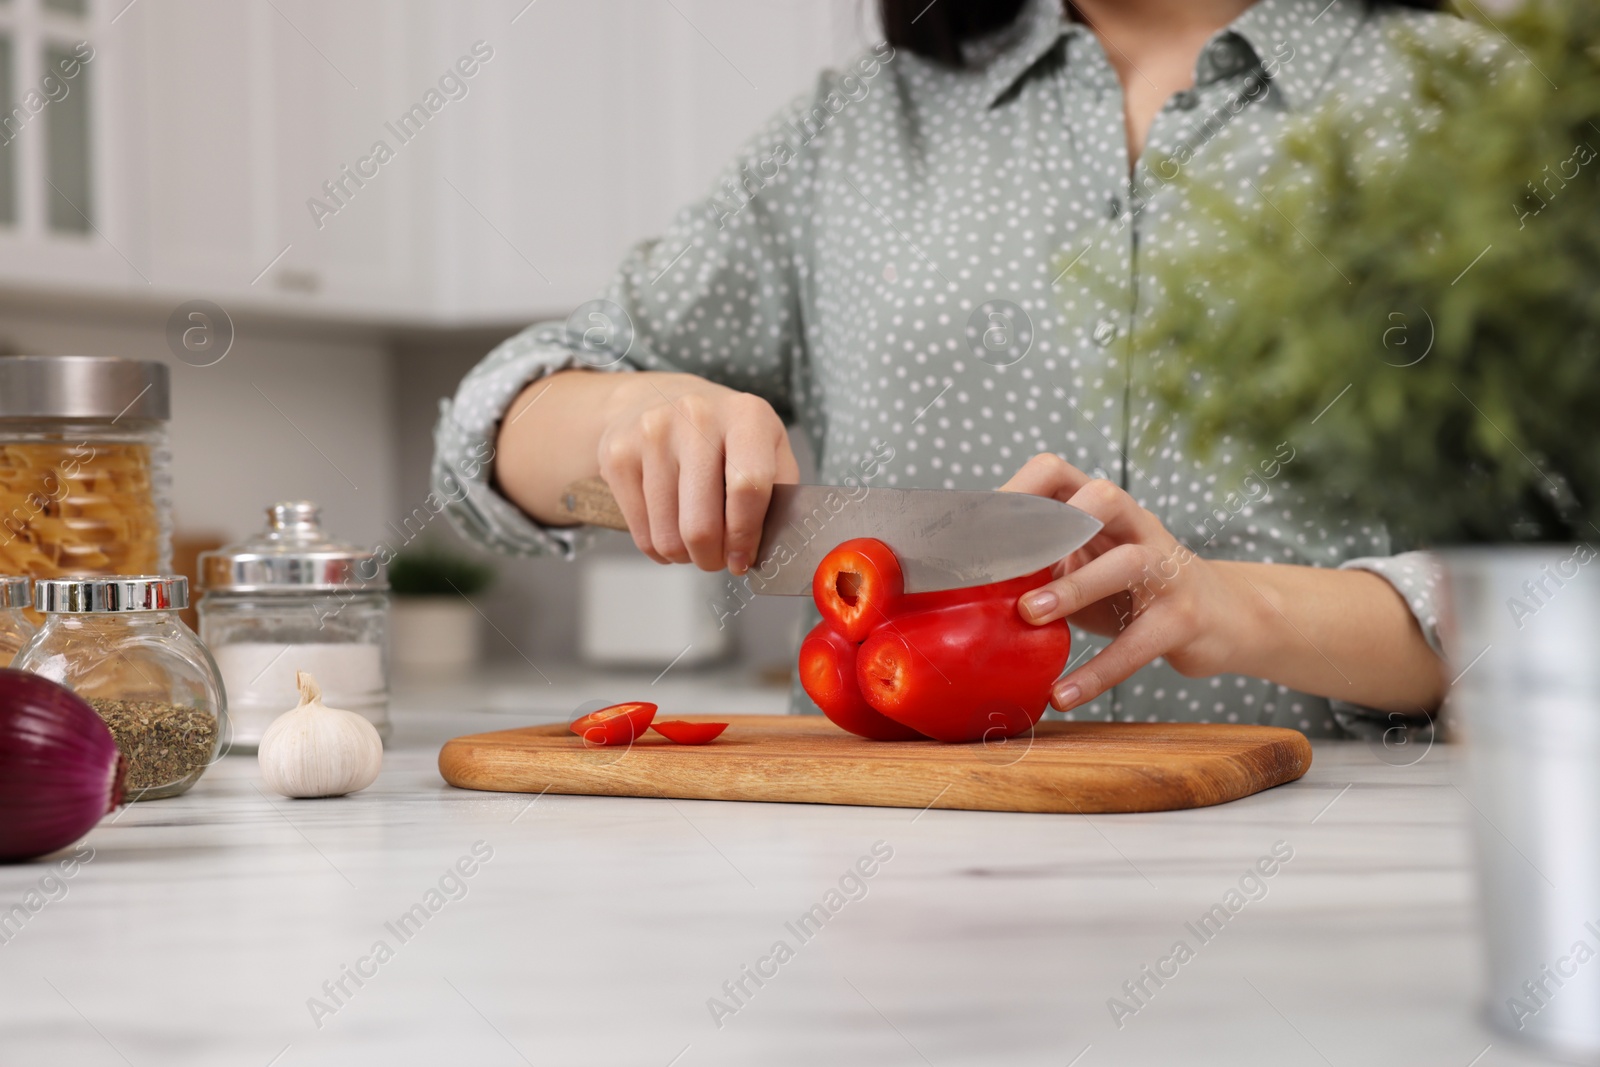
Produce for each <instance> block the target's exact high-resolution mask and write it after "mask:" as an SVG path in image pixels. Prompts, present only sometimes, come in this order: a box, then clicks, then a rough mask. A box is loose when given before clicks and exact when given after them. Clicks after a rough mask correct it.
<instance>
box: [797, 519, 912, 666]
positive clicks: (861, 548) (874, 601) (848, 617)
mask: <svg viewBox="0 0 1600 1067" xmlns="http://www.w3.org/2000/svg"><path fill="white" fill-rule="evenodd" d="M904 591H905V578H904V577H903V576H902V574H901V572H900V561H899V560H898V559H896V558H895V554H894V552H892V551H891V550H890V549H889V546H888V545H886V544H884V543H883V542H882V541H876V540H873V539H872V538H870V537H857V538H855V539H854V540H850V541H846V542H844V543H843V544H841V545H840V546H839V547H838V548H835V549H834V550H833V551H832V552H829V553H828V554H827V556H825V557H824V558H823V560H822V563H821V564H820V565H819V566H818V567H817V572H816V574H815V575H813V576H812V578H811V598H812V599H813V600H815V601H816V604H817V610H818V611H820V612H821V613H822V617H823V618H824V619H825V620H827V621H828V622H829V623H831V624H832V626H833V628H834V629H836V630H838V631H839V632H840V633H841V634H843V635H844V636H845V637H846V638H848V639H849V640H850V641H853V642H854V643H856V644H860V643H861V642H862V641H865V640H866V639H867V634H869V633H871V632H872V628H873V627H875V626H877V625H878V624H879V623H880V622H882V621H883V620H884V619H886V618H888V617H889V616H890V614H891V613H892V612H894V611H895V605H896V602H897V601H898V600H899V599H900V596H901V594H902V593H903V592H904Z"/></svg>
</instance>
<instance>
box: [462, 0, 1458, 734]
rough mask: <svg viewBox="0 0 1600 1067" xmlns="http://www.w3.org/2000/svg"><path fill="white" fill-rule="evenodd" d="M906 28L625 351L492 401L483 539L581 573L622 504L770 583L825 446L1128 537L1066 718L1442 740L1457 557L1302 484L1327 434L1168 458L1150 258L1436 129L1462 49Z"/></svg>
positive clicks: (1141, 10)
mask: <svg viewBox="0 0 1600 1067" xmlns="http://www.w3.org/2000/svg"><path fill="white" fill-rule="evenodd" d="M882 14H883V20H884V25H885V28H886V31H887V37H888V42H887V43H885V44H883V45H880V46H878V47H877V48H876V49H874V50H873V51H872V52H871V53H869V54H867V55H865V56H864V57H863V58H862V59H861V60H860V61H859V62H857V63H856V64H854V65H853V66H851V67H850V68H847V69H846V70H845V71H843V72H840V73H832V72H830V73H826V74H824V75H823V76H822V78H821V79H820V81H819V83H818V85H817V88H816V91H815V92H814V93H812V94H809V95H808V96H807V97H805V98H803V99H801V100H800V101H798V102H796V103H795V104H794V105H792V106H791V107H790V108H789V109H788V110H786V111H785V112H784V113H782V114H780V115H779V116H778V117H777V118H775V119H774V120H773V121H772V123H771V124H770V125H769V126H768V127H767V128H766V129H764V130H763V131H761V132H760V133H758V134H757V135H756V137H755V138H754V139H753V140H751V141H750V142H749V143H748V145H747V147H746V149H745V150H744V151H743V152H741V154H740V156H739V158H738V159H736V160H735V161H734V163H733V164H732V165H731V166H730V167H729V168H728V170H727V171H726V172H725V174H724V177H723V179H722V180H721V181H720V182H719V183H718V185H717V187H716V188H715V189H714V190H713V192H712V194H711V196H710V197H709V198H708V199H707V200H706V201H704V202H702V203H698V204H693V205H690V206H688V207H686V208H685V209H684V210H683V211H682V212H681V213H680V214H679V215H678V216H677V218H676V220H675V222H674V224H673V226H672V227H671V229H670V231H669V232H668V234H667V235H666V236H665V237H664V238H662V239H661V240H659V241H655V242H648V243H645V244H643V245H641V246H639V248H637V249H636V250H635V251H634V252H633V253H632V255H630V257H629V258H628V259H627V261H626V262H625V263H624V264H623V266H622V269H621V271H620V272H619V274H618V276H617V278H616V279H615V281H614V282H613V284H612V286H611V289H610V291H609V293H608V294H607V299H608V300H609V301H610V302H611V304H608V305H605V306H603V307H599V308H598V309H597V310H594V314H595V315H597V316H598V317H594V318H592V320H591V319H588V318H586V319H585V321H584V323H583V324H582V325H588V323H589V322H590V321H592V322H594V323H597V324H599V325H600V327H601V332H600V334H599V335H591V336H590V339H589V341H588V342H587V345H588V347H587V348H586V347H585V345H584V343H580V342H579V340H578V333H577V331H576V330H574V328H572V327H571V326H568V327H563V326H562V325H561V324H546V325H543V326H535V327H532V328H530V329H529V330H527V331H525V332H524V333H522V334H519V335H518V336H517V337H514V338H512V339H511V340H509V341H507V342H505V343H504V344H502V345H501V346H500V347H499V348H497V349H496V350H495V351H494V352H493V353H491V354H490V355H489V356H488V357H487V358H486V359H485V360H484V361H483V363H482V364H480V365H479V366H478V367H477V368H476V369H475V370H474V371H473V372H472V373H471V374H470V375H468V377H467V378H466V380H465V381H464V382H463V383H462V385H461V388H460V391H459V393H458V394H457V397H456V399H455V401H454V404H453V405H452V404H449V403H446V405H445V406H444V413H443V417H442V419H441V421H440V425H439V429H438V432H437V446H438V455H437V458H436V462H435V477H436V480H437V481H440V482H445V481H446V480H447V479H449V478H451V477H454V476H457V475H459V474H460V473H461V472H463V471H467V472H469V473H473V474H474V475H475V476H474V477H472V478H468V479H467V482H466V489H467V491H466V493H465V495H464V498H463V499H462V501H461V503H460V504H459V505H457V506H456V509H455V511H454V512H453V516H454V518H455V519H456V521H457V524H458V525H459V526H460V527H461V528H463V529H464V530H466V531H468V532H469V534H471V535H472V536H474V537H476V538H477V539H479V540H481V541H482V542H484V543H486V544H489V545H492V546H494V547H497V548H500V549H503V550H506V551H513V552H522V553H544V552H561V553H565V554H571V553H572V552H573V551H575V549H576V548H577V547H578V546H579V544H580V542H581V537H582V532H581V531H580V530H578V529H574V528H570V527H563V526H562V525H561V522H562V517H561V515H562V513H561V509H560V506H559V495H560V492H561V489H562V487H563V486H565V485H567V484H568V483H570V482H571V481H573V480H575V479H578V478H584V477H590V476H593V475H595V474H600V475H602V476H604V478H605V479H606V481H607V482H608V483H609V485H610V487H611V489H612V491H613V493H614V494H615V495H616V498H617V501H618V503H619V504H620V505H621V508H622V511H623V513H624V514H625V515H626V517H627V519H628V524H629V528H630V530H631V532H632V535H633V539H634V541H635V543H636V544H637V545H638V547H639V550H640V551H642V552H644V553H645V554H646V555H648V556H649V557H650V558H652V559H654V560H656V561H658V562H663V563H688V562H692V563H694V564H695V565H696V566H699V567H701V568H703V569H706V570H718V569H721V568H723V567H727V568H728V569H729V570H730V571H732V572H733V573H734V574H736V575H738V574H742V573H743V572H744V571H745V570H746V569H747V568H748V567H749V566H750V562H751V557H752V554H753V553H754V551H755V549H756V546H757V541H758V539H759V534H760V529H761V516H762V514H763V513H764V510H765V505H766V502H767V499H768V496H769V493H770V489H771V486H772V484H773V483H774V482H784V481H793V480H796V478H797V477H798V470H797V466H796V462H795V457H794V455H793V454H792V453H791V451H790V448H789V445H788V440H787V437H786V435H785V430H784V423H785V421H790V422H798V423H799V425H800V426H801V427H802V428H803V429H804V431H805V433H806V434H807V435H808V436H809V438H810V440H811V443H812V444H813V446H814V447H815V451H816V454H817V456H818V457H819V460H818V462H819V468H820V469H819V475H820V477H819V481H822V482H828V483H838V482H841V481H843V480H844V479H845V478H846V477H847V476H850V475H852V474H860V473H861V472H862V471H863V470H866V471H871V472H874V484H880V485H895V486H901V487H918V486H920V487H932V488H968V489H975V488H993V487H995V485H996V484H998V483H1000V482H1001V481H1003V480H1004V479H1005V478H1006V477H1007V476H1010V480H1009V481H1006V482H1005V484H1004V486H1003V488H1005V489H1008V490H1011V491H1014V492H1026V493H1037V494H1041V495H1046V496H1052V497H1055V498H1056V499H1059V500H1065V501H1068V502H1069V503H1071V504H1073V505H1075V506H1077V507H1079V508H1082V509H1083V510H1085V511H1088V512H1090V513H1091V514H1093V515H1095V516H1097V517H1098V518H1100V519H1101V520H1102V521H1103V522H1104V523H1105V529H1104V530H1103V531H1102V533H1101V534H1100V535H1099V536H1098V537H1097V538H1096V539H1095V540H1094V541H1093V542H1092V543H1091V544H1090V545H1089V546H1087V547H1086V548H1084V549H1082V550H1080V551H1079V552H1077V553H1075V554H1074V555H1073V556H1072V557H1070V558H1069V559H1067V560H1064V561H1063V562H1062V564H1061V565H1060V566H1058V568H1057V577H1056V578H1055V580H1053V581H1051V582H1050V583H1049V584H1047V585H1045V586H1044V587H1042V588H1040V589H1038V590H1036V591H1034V592H1032V593H1029V594H1028V595H1026V596H1024V597H1023V598H1022V599H1021V601H1020V602H1019V604H1018V610H1019V611H1020V612H1022V614H1023V616H1024V618H1026V619H1029V620H1030V621H1032V622H1034V623H1040V624H1042V623H1045V622H1049V621H1052V620H1055V619H1060V618H1062V617H1066V618H1067V619H1069V621H1070V622H1072V623H1073V624H1074V625H1075V626H1076V627H1078V628H1079V631H1080V632H1079V633H1078V635H1077V636H1078V639H1079V643H1078V644H1077V646H1076V647H1077V649H1078V652H1077V654H1076V655H1075V656H1074V660H1073V663H1072V664H1071V665H1070V667H1069V670H1068V672H1067V673H1066V674H1065V675H1064V676H1063V678H1062V679H1061V680H1060V681H1059V682H1058V683H1057V685H1056V687H1055V690H1054V694H1053V697H1052V703H1053V704H1054V705H1055V707H1056V708H1058V709H1059V710H1061V711H1063V712H1066V713H1067V716H1068V717H1069V718H1073V717H1077V718H1111V717H1114V718H1118V719H1131V720H1144V719H1150V720H1189V721H1228V722H1236V721H1247V722H1261V723H1272V724H1278V725H1287V726H1291V727H1296V728H1299V729H1302V730H1304V731H1307V732H1308V733H1314V734H1323V735H1338V734H1340V733H1341V732H1342V730H1341V727H1342V728H1343V730H1356V731H1358V732H1359V731H1363V730H1368V731H1370V730H1373V729H1376V730H1378V731H1382V730H1384V729H1386V728H1388V727H1389V726H1390V725H1391V724H1392V722H1395V721H1401V720H1404V721H1407V722H1416V721H1419V720H1420V721H1426V717H1427V716H1428V715H1429V714H1431V712H1432V711H1433V710H1434V709H1435V708H1436V707H1437V706H1438V704H1439V702H1440V700H1441V698H1442V695H1443V692H1444V687H1445V682H1444V676H1443V670H1442V667H1441V660H1440V657H1439V656H1438V655H1437V654H1436V649H1437V639H1436V637H1435V633H1434V629H1435V614H1434V607H1433V595H1434V589H1433V581H1434V579H1433V577H1432V572H1431V570H1430V569H1429V567H1428V566H1427V565H1426V561H1425V560H1424V559H1423V558H1422V557H1419V556H1412V555H1398V556H1393V555H1389V554H1388V553H1389V551H1390V549H1389V544H1388V538H1387V535H1386V533H1385V532H1384V531H1383V529H1382V528H1381V527H1379V526H1377V525H1375V524H1373V523H1370V522H1363V521H1361V520H1360V519H1359V518H1357V517H1352V516H1347V515H1342V514H1340V513H1339V509H1338V507H1337V506H1336V503H1335V502H1332V501H1326V500H1319V499H1318V497H1317V495H1316V493H1315V487H1312V486H1298V485H1296V484H1295V483H1294V478H1293V475H1294V467H1293V442H1292V441H1291V442H1285V443H1284V445H1283V446H1280V448H1279V449H1278V450H1277V453H1276V454H1274V455H1271V456H1253V455H1243V454H1238V453H1237V452H1236V451H1235V450H1231V449H1229V448H1228V447H1224V448H1222V449H1221V450H1219V452H1218V454H1217V455H1215V456H1213V457H1211V458H1210V459H1209V460H1207V461H1204V462H1199V461H1196V460H1194V459H1192V458H1191V457H1189V456H1187V455H1186V454H1185V452H1184V450H1183V446H1182V441H1181V438H1179V437H1177V436H1176V435H1175V433H1169V434H1153V433H1151V432H1149V431H1150V429H1151V421H1152V419H1153V418H1154V417H1155V415H1156V409H1155V406H1154V404H1153V401H1152V400H1151V398H1150V397H1149V396H1148V394H1147V392H1146V390H1145V387H1144V383H1143V382H1142V381H1141V377H1142V374H1141V371H1142V370H1143V371H1146V372H1147V371H1148V368H1149V363H1148V362H1147V359H1148V357H1147V356H1146V355H1145V354H1142V353H1140V352H1138V351H1136V350H1134V348H1133V346H1132V345H1131V344H1130V343H1129V339H1130V336H1131V335H1132V334H1133V333H1134V331H1135V328H1136V327H1137V325H1138V323H1139V322H1140V321H1141V319H1142V317H1144V316H1147V315H1149V314H1150V309H1151V307H1152V306H1154V305H1155V303H1156V301H1157V299H1158V296H1159V294H1158V293H1157V292H1156V291H1155V289H1156V287H1155V285H1154V283H1153V279H1152V278H1151V277H1150V276H1149V275H1148V273H1147V263H1148V260H1149V257H1150V256H1151V255H1152V254H1155V253H1159V250H1160V249H1161V248H1162V247H1164V246H1168V245H1172V244H1174V243H1176V242H1179V241H1187V240H1194V239H1197V231H1196V229H1195V225H1194V219H1193V216H1194V211H1193V209H1192V208H1191V207H1190V206H1189V205H1188V204H1187V202H1186V199H1185V193H1184V190H1183V189H1182V187H1180V186H1176V185H1172V184H1170V183H1171V179H1172V178H1173V177H1175V176H1176V174H1177V173H1178V171H1180V170H1182V169H1184V168H1186V167H1192V168H1194V173H1195V175H1196V176H1197V178H1200V179H1203V180H1207V181H1212V182H1220V183H1222V184H1223V187H1224V188H1225V189H1230V190H1232V191H1233V192H1234V193H1235V195H1241V196H1243V195H1262V194H1261V192H1260V190H1259V188H1257V187H1255V185H1254V179H1256V178H1258V177H1259V176H1260V174H1261V173H1262V172H1263V169H1264V168H1265V167H1266V165H1267V164H1268V163H1269V162H1270V161H1271V160H1272V159H1273V158H1274V155H1275V153H1276V151H1277V148H1278V144H1279V141H1280V138H1281V136H1282V132H1283V130H1284V127H1285V124H1286V123H1287V122H1288V121H1289V120H1290V118H1291V117H1292V116H1294V115H1295V114H1297V113H1301V112H1304V111H1306V110H1307V109H1310V108H1312V107H1314V106H1317V105H1318V104H1321V103H1326V102H1329V101H1331V100H1335V99H1337V101H1338V106H1351V107H1365V108H1368V109H1369V111H1370V113H1372V114H1374V115H1375V116H1378V115H1381V113H1382V112H1383V110H1385V109H1392V108H1394V107H1396V106H1397V104H1400V106H1404V105H1403V98H1404V94H1405V92H1406V87H1405V80H1404V77H1403V73H1402V72H1403V70H1404V67H1403V62H1402V60H1401V58H1400V55H1399V53H1398V51H1397V49H1396V47H1395V46H1394V44H1393V43H1392V40H1391V37H1390V31H1391V30H1392V28H1393V27H1394V25H1395V24H1397V23H1399V22H1401V21H1402V20H1403V21H1405V22H1407V23H1409V24H1410V25H1411V26H1412V27H1413V28H1415V29H1417V30H1419V31H1420V32H1422V33H1424V34H1437V35H1444V34H1451V33H1460V32H1461V30H1459V29H1453V28H1452V27H1453V26H1454V27H1460V26H1461V25H1462V24H1461V23H1459V22H1455V21H1454V20H1450V19H1447V18H1446V17H1445V16H1442V15H1428V14H1421V13H1417V12H1404V11H1401V10H1400V9H1399V8H1398V7H1395V6H1390V5H1384V4H1371V3H1363V2H1361V0H1332V2H1331V3H1329V2H1328V0H1258V2H1256V3H1250V2H1249V0H1077V2H1076V3H1075V4H1071V5H1064V4H1063V3H1062V0H1022V2H1020V3H1019V2H1015V0H1014V2H1012V3H996V2H993V0H934V3H932V4H929V3H927V0H911V2H910V3H905V2H902V0H883V4H882ZM1380 143H1381V142H1380ZM1307 254H1313V253H1311V252H1310V251H1309V250H1308V253H1307ZM586 314H587V312H586ZM595 336H599V337H600V338H601V339H602V340H603V341H605V342H606V344H608V345H609V347H606V344H602V345H600V346H599V347H598V348H597V346H596V344H595V342H594V337H595ZM1352 358H1368V357H1367V356H1366V355H1365V354H1353V357H1352ZM1142 361H1143V362H1144V366H1143V368H1141V362H1142ZM617 372H631V373H617ZM1211 387H1216V388H1226V383H1211ZM491 455H492V456H493V464H492V466H485V467H483V469H481V470H478V467H479V464H478V463H477V462H474V461H473V457H477V458H480V459H481V458H483V457H488V456H491ZM450 495H453V496H461V495H462V494H461V493H460V492H459V491H458V492H456V493H453V494H450ZM1269 564H1270V565H1269ZM797 702H800V703H802V704H803V703H804V697H803V695H797ZM1397 716H1398V717H1399V718H1398V719H1397V718H1396V717H1397Z"/></svg>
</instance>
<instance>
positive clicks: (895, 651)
mask: <svg viewBox="0 0 1600 1067" xmlns="http://www.w3.org/2000/svg"><path fill="white" fill-rule="evenodd" d="M1049 580H1050V572H1049V571H1047V570H1046V571H1041V572H1039V573H1037V574H1031V575H1027V576H1025V577H1021V578H1013V579H1010V580H1009V581H1004V582H995V583H992V584H990V585H981V586H972V587H969V588H965V589H948V590H943V591H940V592H937V593H913V594H907V593H905V592H903V589H904V585H903V582H902V581H901V571H900V566H899V562H898V561H897V560H895V559H894V554H893V552H891V551H890V550H889V548H888V546H887V545H884V544H883V543H882V542H879V541H873V540H870V539H858V540H855V541H847V542H845V543H844V544H842V545H840V546H839V547H838V548H836V549H835V550H834V551H833V552H831V553H829V554H828V556H827V557H826V558H824V559H823V561H822V564H821V565H820V566H819V567H818V569H817V574H816V577H815V578H814V579H813V581H812V593H813V597H814V598H815V600H816V601H817V608H818V610H819V611H821V612H822V616H823V622H822V624H821V625H819V626H818V627H817V628H816V629H814V630H812V632H811V634H810V636H808V637H807V638H806V641H805V643H804V644H803V645H802V646H801V653H800V680H801V684H802V685H803V686H804V687H805V690H806V692H807V693H808V694H810V696H811V699H813V700H815V701H816V702H817V705H818V706H819V707H821V708H822V710H823V712H824V714H826V715H827V716H828V717H829V718H830V719H832V720H833V721H834V722H835V723H837V724H838V725H839V726H841V727H843V728H844V729H846V730H849V731H850V732H852V733H856V734H860V735H861V736H863V737H870V738H874V739H876V740H901V739H908V737H907V734H905V733H896V732H895V731H894V730H893V727H894V726H898V727H900V728H901V729H902V730H904V731H909V732H910V736H913V737H914V736H917V735H921V736H926V737H931V738H934V739H935V740H939V741H985V740H998V739H1000V738H1004V737H1011V736H1014V735H1016V734H1019V733H1023V732H1024V731H1026V730H1028V729H1030V728H1031V727H1032V726H1033V724H1034V723H1036V722H1038V721H1039V717H1040V716H1041V715H1043V714H1044V710H1045V708H1046V707H1047V706H1048V704H1049V700H1050V687H1051V685H1052V684H1053V683H1054V682H1055V680H1056V678H1057V677H1059V676H1060V674H1061V671H1062V668H1064V667H1065V666H1066V663H1067V659H1068V656H1069V655H1070V653H1071V636H1070V633H1069V631H1068V629H1067V624H1066V622H1065V621H1057V622H1053V623H1049V624H1047V625H1044V626H1035V625H1033V624H1032V623H1029V622H1026V621H1025V620H1023V618H1022V617H1021V616H1020V615H1019V614H1018V613H1017V598H1018V597H1020V596H1021V595H1022V594H1023V593H1026V592H1028V591H1029V590H1032V589H1037V588H1038V587H1039V586H1041V585H1043V584H1045V583H1046V582H1048V581H1049ZM856 635H859V636H856ZM852 674H853V675H854V678H853V681H854V685H853V686H852V685H851V684H850V682H851V681H852V678H851V675H852Z"/></svg>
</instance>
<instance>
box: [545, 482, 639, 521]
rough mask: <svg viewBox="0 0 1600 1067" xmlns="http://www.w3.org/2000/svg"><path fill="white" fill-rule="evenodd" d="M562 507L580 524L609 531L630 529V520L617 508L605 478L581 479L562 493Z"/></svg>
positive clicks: (615, 499) (615, 500)
mask: <svg viewBox="0 0 1600 1067" xmlns="http://www.w3.org/2000/svg"><path fill="white" fill-rule="evenodd" d="M561 506H562V508H563V509H565V510H566V513H567V514H568V515H570V516H572V517H573V518H574V519H576V520H577V521H579V522H583V523H588V524H589V525H590V526H601V527H604V528H605V529H607V530H623V531H626V530H627V529H628V520H627V519H625V518H623V517H622V509H621V508H619V507H617V498H616V497H614V496H612V495H611V487H610V486H609V485H607V484H606V480H605V479H604V478H599V477H596V478H581V479H579V480H578V481H575V482H572V483H571V484H569V485H568V486H567V487H566V488H565V489H563V490H562V491H561Z"/></svg>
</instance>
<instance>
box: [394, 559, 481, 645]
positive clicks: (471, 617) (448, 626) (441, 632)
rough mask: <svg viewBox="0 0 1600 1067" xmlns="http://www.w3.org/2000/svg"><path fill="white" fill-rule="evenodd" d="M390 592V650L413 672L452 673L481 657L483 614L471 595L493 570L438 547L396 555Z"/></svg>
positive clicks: (477, 590)
mask: <svg viewBox="0 0 1600 1067" xmlns="http://www.w3.org/2000/svg"><path fill="white" fill-rule="evenodd" d="M388 570H389V587H390V589H391V590H392V591H393V593H394V612H393V615H392V618H391V620H390V636H389V648H390V654H391V655H392V656H393V657H394V662H395V666H396V667H397V668H398V669H399V670H401V671H409V672H412V673H455V672H461V671H464V670H467V669H469V668H470V667H472V665H473V664H475V663H477V662H478V660H479V658H480V657H481V655H482V650H483V642H482V628H481V616H480V615H479V613H478V609H477V607H476V606H475V605H474V604H473V602H472V599H471V598H472V597H474V596H477V595H478V594H479V593H482V592H484V591H485V590H486V589H488V588H489V586H490V585H491V584H493V582H494V568H493V567H491V566H489V565H488V564H487V563H483V562H481V561H479V560H476V559H473V558H472V557H471V556H467V555H464V554H462V553H460V552H455V551H451V550H450V549H448V548H445V547H443V546H441V545H439V544H437V543H433V542H425V543H423V544H421V545H418V546H417V547H415V548H408V549H405V550H403V551H401V552H399V553H397V554H396V555H395V557H394V559H393V560H391V561H390V562H389V568H388Z"/></svg>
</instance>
